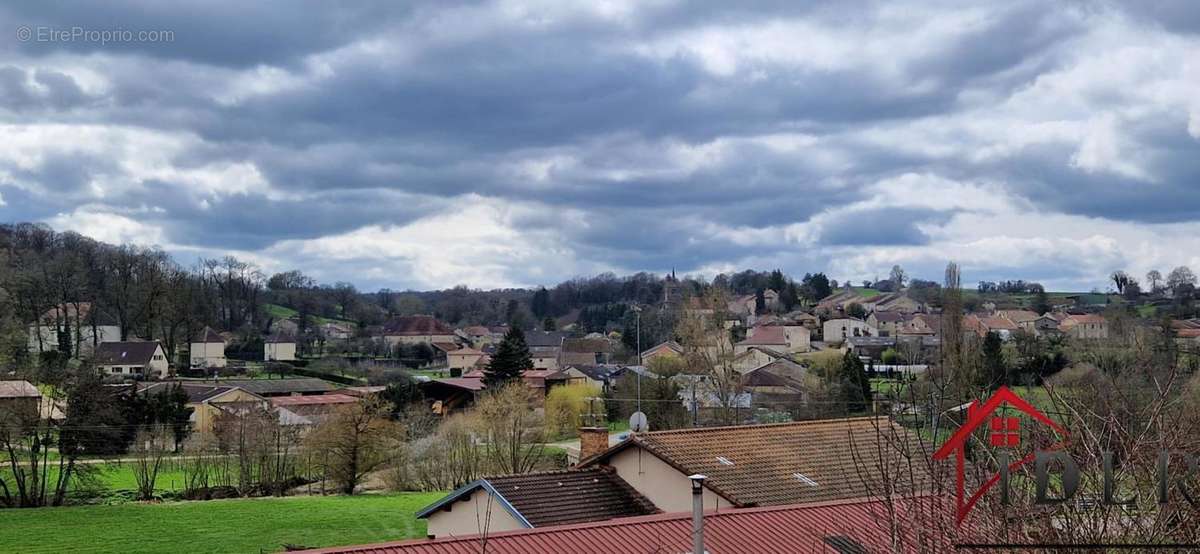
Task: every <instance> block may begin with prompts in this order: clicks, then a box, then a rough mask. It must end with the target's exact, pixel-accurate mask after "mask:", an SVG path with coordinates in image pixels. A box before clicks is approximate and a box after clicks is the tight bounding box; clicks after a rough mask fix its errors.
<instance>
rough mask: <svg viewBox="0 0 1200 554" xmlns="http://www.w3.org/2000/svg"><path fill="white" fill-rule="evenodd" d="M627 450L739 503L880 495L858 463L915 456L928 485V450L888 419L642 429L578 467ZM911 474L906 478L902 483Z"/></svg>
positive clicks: (917, 474) (918, 479) (920, 479)
mask: <svg viewBox="0 0 1200 554" xmlns="http://www.w3.org/2000/svg"><path fill="white" fill-rule="evenodd" d="M630 447H641V448H643V449H644V450H645V451H646V452H648V453H650V454H652V455H654V456H656V457H658V458H659V459H661V460H663V461H664V462H666V463H668V464H669V465H671V466H673V467H674V468H675V469H677V470H678V471H679V472H681V473H683V474H684V475H691V474H694V473H700V474H703V475H707V476H708V481H706V482H705V484H704V486H705V487H706V488H708V489H711V490H712V491H713V492H715V493H717V494H719V495H721V496H722V497H724V498H725V499H726V500H728V501H729V502H730V503H732V504H734V505H735V506H741V507H747V506H778V505H784V504H794V503H798V502H820V501H827V500H841V499H846V498H860V497H864V496H871V495H873V494H877V493H878V492H879V491H880V490H882V488H883V484H882V483H881V482H880V480H881V479H882V477H881V476H880V475H879V472H877V471H870V470H867V471H864V468H863V467H860V466H859V465H858V464H856V463H855V460H859V461H863V460H876V461H879V460H882V461H883V462H884V463H888V464H895V465H900V464H906V462H905V460H906V458H911V459H912V460H913V463H912V464H911V465H912V467H913V473H912V475H911V478H912V481H913V484H915V485H916V486H918V487H922V486H925V485H926V484H928V483H929V482H930V478H929V474H928V471H927V469H926V468H928V463H927V458H928V453H927V452H925V451H924V449H923V448H922V446H921V444H920V442H919V439H918V437H917V436H916V435H915V434H913V433H911V432H909V431H908V430H906V429H904V428H902V427H900V426H899V425H896V424H895V423H892V422H890V421H888V420H887V418H874V417H856V418H845V419H823V420H815V421H798V422H792V423H776V424H770V425H741V426H730V427H707V428H696V429H678V430H673V431H653V432H649V433H637V434H634V435H632V436H631V437H630V438H629V439H626V440H625V441H624V442H622V443H620V444H618V445H616V446H614V447H612V448H610V449H608V450H607V451H605V452H603V453H601V454H598V455H596V456H593V457H592V458H589V459H586V460H582V461H581V462H580V466H581V467H587V466H591V465H594V464H603V463H605V462H607V461H608V460H609V459H611V458H612V457H613V456H614V455H616V454H617V453H619V452H621V451H622V450H624V449H626V448H630ZM862 463H869V462H862ZM904 467H908V465H905V466H904ZM908 478H909V477H908V476H907V475H906V476H905V477H904V479H905V480H906V483H905V484H907V480H908Z"/></svg>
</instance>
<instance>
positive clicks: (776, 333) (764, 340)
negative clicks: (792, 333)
mask: <svg viewBox="0 0 1200 554" xmlns="http://www.w3.org/2000/svg"><path fill="white" fill-rule="evenodd" d="M785 337H786V335H785V334H784V328H783V327H773V326H767V327H755V328H754V336H753V337H750V338H748V339H746V340H744V341H742V342H739V343H738V344H739V345H754V344H762V345H780V344H787V339H786V338H785Z"/></svg>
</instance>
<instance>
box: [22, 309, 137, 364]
mask: <svg viewBox="0 0 1200 554" xmlns="http://www.w3.org/2000/svg"><path fill="white" fill-rule="evenodd" d="M28 328H29V351H30V352H51V351H55V350H59V347H60V345H63V346H64V347H65V346H67V345H69V347H70V355H71V356H72V357H81V356H87V355H90V354H92V353H93V352H95V350H96V347H97V346H99V345H100V343H102V342H113V341H119V340H121V327H120V326H119V325H118V324H117V320H116V319H115V318H113V317H112V316H110V315H109V314H107V313H105V312H103V311H101V310H97V309H95V308H94V304H92V303H91V302H78V303H65V304H59V305H57V306H54V307H52V308H50V309H48V310H46V311H45V312H43V313H42V315H41V316H39V317H38V319H37V320H36V321H33V322H31V323H29V326H28ZM64 343H66V344H65V345H64Z"/></svg>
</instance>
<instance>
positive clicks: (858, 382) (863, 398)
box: [841, 350, 871, 412]
mask: <svg viewBox="0 0 1200 554" xmlns="http://www.w3.org/2000/svg"><path fill="white" fill-rule="evenodd" d="M841 373H842V374H841V381H842V397H843V399H844V400H845V401H846V411H847V412H865V411H866V410H867V408H868V407H869V406H870V402H871V379H870V378H869V377H868V376H867V370H866V368H865V367H863V363H862V360H860V359H859V358H858V356H856V355H855V354H854V352H853V351H850V350H847V351H846V355H844V356H842V372H841Z"/></svg>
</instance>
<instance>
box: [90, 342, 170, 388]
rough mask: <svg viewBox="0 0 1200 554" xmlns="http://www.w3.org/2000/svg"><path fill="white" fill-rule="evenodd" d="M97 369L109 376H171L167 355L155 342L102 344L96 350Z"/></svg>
mask: <svg viewBox="0 0 1200 554" xmlns="http://www.w3.org/2000/svg"><path fill="white" fill-rule="evenodd" d="M95 362H96V369H98V370H100V372H102V373H106V374H108V375H126V376H130V377H134V378H145V377H154V378H158V379H163V378H166V377H167V376H168V374H170V367H169V364H168V363H167V353H166V352H165V351H164V350H163V347H162V345H161V344H159V343H158V342H157V341H154V342H131V341H126V342H102V343H100V346H99V347H98V348H97V349H96V357H95Z"/></svg>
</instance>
